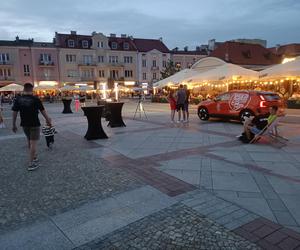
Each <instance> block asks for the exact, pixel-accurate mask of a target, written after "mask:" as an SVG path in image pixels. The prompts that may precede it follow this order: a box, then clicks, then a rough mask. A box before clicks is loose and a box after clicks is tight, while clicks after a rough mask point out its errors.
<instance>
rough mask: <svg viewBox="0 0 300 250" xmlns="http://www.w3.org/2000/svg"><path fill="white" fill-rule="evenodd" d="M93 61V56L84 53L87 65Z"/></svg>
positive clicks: (84, 61) (84, 60)
mask: <svg viewBox="0 0 300 250" xmlns="http://www.w3.org/2000/svg"><path fill="white" fill-rule="evenodd" d="M92 62H93V56H90V55H84V56H83V63H84V64H86V65H91V64H92Z"/></svg>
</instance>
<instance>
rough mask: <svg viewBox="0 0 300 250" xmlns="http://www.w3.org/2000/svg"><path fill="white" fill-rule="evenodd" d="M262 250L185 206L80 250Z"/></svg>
mask: <svg viewBox="0 0 300 250" xmlns="http://www.w3.org/2000/svg"><path fill="white" fill-rule="evenodd" d="M120 247H122V249H260V248H259V247H257V246H256V245H255V244H253V243H250V242H249V241H245V240H244V239H243V238H242V237H240V236H237V235H236V234H234V233H233V232H230V231H229V230H227V229H225V228H224V227H221V226H219V225H217V224H215V223H213V222H212V221H210V220H207V219H205V218H203V217H201V216H199V214H198V213H197V212H195V211H194V210H192V209H190V208H188V207H187V206H185V205H180V204H177V205H173V206H172V207H169V208H166V209H164V210H162V211H160V212H157V213H155V214H152V215H150V216H148V217H145V218H143V219H142V220H140V221H137V222H135V223H133V224H130V225H128V226H126V227H124V228H121V229H119V230H117V231H115V232H113V233H111V234H108V235H105V236H104V237H100V238H99V239H96V240H94V241H92V242H90V243H87V244H85V245H83V246H80V247H79V248H78V249H120Z"/></svg>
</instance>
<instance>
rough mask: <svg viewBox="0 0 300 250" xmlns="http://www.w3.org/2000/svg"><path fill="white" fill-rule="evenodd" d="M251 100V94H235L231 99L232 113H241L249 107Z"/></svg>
mask: <svg viewBox="0 0 300 250" xmlns="http://www.w3.org/2000/svg"><path fill="white" fill-rule="evenodd" d="M250 99H251V98H250V95H249V93H233V94H231V97H230V99H229V108H230V110H232V111H239V110H241V109H243V108H246V107H247V106H248V104H249V102H250Z"/></svg>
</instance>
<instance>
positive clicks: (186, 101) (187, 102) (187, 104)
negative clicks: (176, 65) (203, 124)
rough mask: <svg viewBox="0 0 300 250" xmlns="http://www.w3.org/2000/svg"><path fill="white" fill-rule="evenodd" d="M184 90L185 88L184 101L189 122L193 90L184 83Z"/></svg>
mask: <svg viewBox="0 0 300 250" xmlns="http://www.w3.org/2000/svg"><path fill="white" fill-rule="evenodd" d="M184 90H185V94H186V97H185V102H184V111H185V113H186V122H189V117H190V113H189V104H190V95H191V92H190V91H189V90H188V88H187V85H184Z"/></svg>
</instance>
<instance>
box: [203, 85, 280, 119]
mask: <svg viewBox="0 0 300 250" xmlns="http://www.w3.org/2000/svg"><path fill="white" fill-rule="evenodd" d="M271 106H277V107H283V100H282V99H281V98H280V97H279V95H278V94H276V93H273V92H264V91H251V90H250V91H247V90H235V91H229V92H226V93H222V94H220V95H219V96H217V97H216V98H215V99H214V100H207V101H202V102H201V103H200V104H199V106H198V116H199V118H200V119H201V120H208V119H209V118H210V117H218V118H226V119H234V120H240V121H243V120H244V117H245V116H247V117H250V116H257V115H260V114H266V113H268V112H269V107H271Z"/></svg>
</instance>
